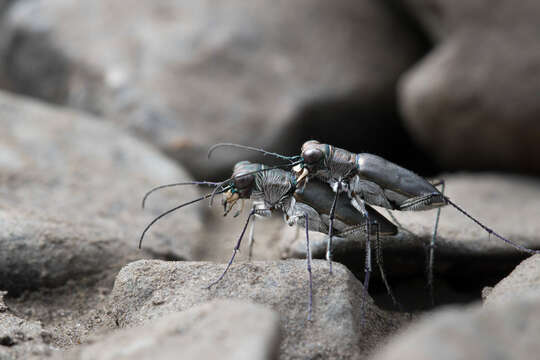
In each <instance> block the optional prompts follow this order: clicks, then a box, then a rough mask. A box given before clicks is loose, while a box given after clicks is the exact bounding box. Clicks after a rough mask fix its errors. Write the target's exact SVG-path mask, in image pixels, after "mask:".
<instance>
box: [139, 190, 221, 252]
mask: <svg viewBox="0 0 540 360" xmlns="http://www.w3.org/2000/svg"><path fill="white" fill-rule="evenodd" d="M227 190H229V187H226V188H224V189H222V190H221V191H219V192H218V194H221V193H223V192H225V191H227ZM212 194H213V193H211V194H206V195H204V196H201V197H200V198H197V199H195V200H191V201H188V202H186V203H183V204H180V205H178V206H175V207H173V208H172V209H169V210H167V211H165V212H163V213H161V214H159V215H158V216H156V217H155V218H154V220H152V221H150V223H149V224H148V225H146V227H145V228H144V230H143V232H142V234H141V237H140V238H139V249H140V248H141V246H142V241H143V239H144V235H145V234H146V232H147V231H148V230H149V229H150V227H152V225H154V224H155V223H156V222H157V221H158V220H159V219H161V218H163V217H164V216H166V215H169V214H170V213H172V212H175V211H176V210H178V209H180V208H183V207H184V206H188V205H191V204H194V203H196V202H198V201H201V200H204V199H208V198H209V197H210V196H212Z"/></svg>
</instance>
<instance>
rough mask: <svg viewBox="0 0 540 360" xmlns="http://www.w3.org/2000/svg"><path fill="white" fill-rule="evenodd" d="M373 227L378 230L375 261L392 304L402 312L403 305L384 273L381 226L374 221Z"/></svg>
mask: <svg viewBox="0 0 540 360" xmlns="http://www.w3.org/2000/svg"><path fill="white" fill-rule="evenodd" d="M373 225H374V226H375V229H376V235H377V237H376V239H375V260H376V261H377V266H378V267H379V271H380V273H381V278H382V281H383V282H384V286H385V287H386V291H387V292H388V295H389V296H390V298H391V299H392V302H393V303H394V306H395V307H396V308H397V309H399V310H400V311H403V308H402V307H401V304H400V303H399V302H398V301H397V299H396V297H395V295H394V292H393V291H392V288H391V287H390V284H389V283H388V280H387V279H386V274H385V272H384V261H383V254H382V252H383V250H382V244H381V239H380V236H379V235H380V224H379V223H378V222H377V221H376V220H375V221H373Z"/></svg>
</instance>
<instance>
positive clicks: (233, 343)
mask: <svg viewBox="0 0 540 360" xmlns="http://www.w3.org/2000/svg"><path fill="white" fill-rule="evenodd" d="M278 349H279V316H278V315H277V313H275V312H273V311H271V310H269V309H266V308H264V307H263V306H260V305H255V304H252V303H249V302H245V301H229V300H218V301H214V302H211V303H206V304H202V305H199V306H195V307H193V308H191V309H189V310H186V311H183V312H179V313H171V314H168V315H167V316H166V317H164V318H161V319H158V320H154V321H151V322H148V323H146V324H145V325H142V326H137V327H133V328H130V329H122V330H118V331H116V332H115V333H113V334H110V335H105V336H102V337H99V338H97V339H94V341H93V343H90V344H87V345H82V346H79V347H77V348H76V349H74V350H71V351H69V352H68V353H65V354H63V356H61V355H57V358H58V359H66V360H68V359H73V360H76V359H85V360H91V359H100V360H106V359H141V360H142V359H177V358H178V356H179V354H181V358H182V359H223V360H225V359H254V360H256V359H261V360H263V359H268V360H270V359H277V358H278V357H277V355H278Z"/></svg>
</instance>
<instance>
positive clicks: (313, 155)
mask: <svg viewBox="0 0 540 360" xmlns="http://www.w3.org/2000/svg"><path fill="white" fill-rule="evenodd" d="M302 157H303V158H304V161H305V162H306V164H316V163H318V162H319V161H321V159H322V158H323V153H322V151H321V150H319V149H308V150H306V151H304V152H303V153H302Z"/></svg>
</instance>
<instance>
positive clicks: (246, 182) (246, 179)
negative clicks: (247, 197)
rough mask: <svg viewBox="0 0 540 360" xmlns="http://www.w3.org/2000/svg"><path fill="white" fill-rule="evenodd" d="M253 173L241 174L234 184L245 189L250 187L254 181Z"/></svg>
mask: <svg viewBox="0 0 540 360" xmlns="http://www.w3.org/2000/svg"><path fill="white" fill-rule="evenodd" d="M253 180H254V177H253V175H245V176H239V177H237V178H235V180H234V184H235V186H236V187H237V188H238V189H244V188H247V187H249V186H250V185H251V184H252V183H253Z"/></svg>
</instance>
